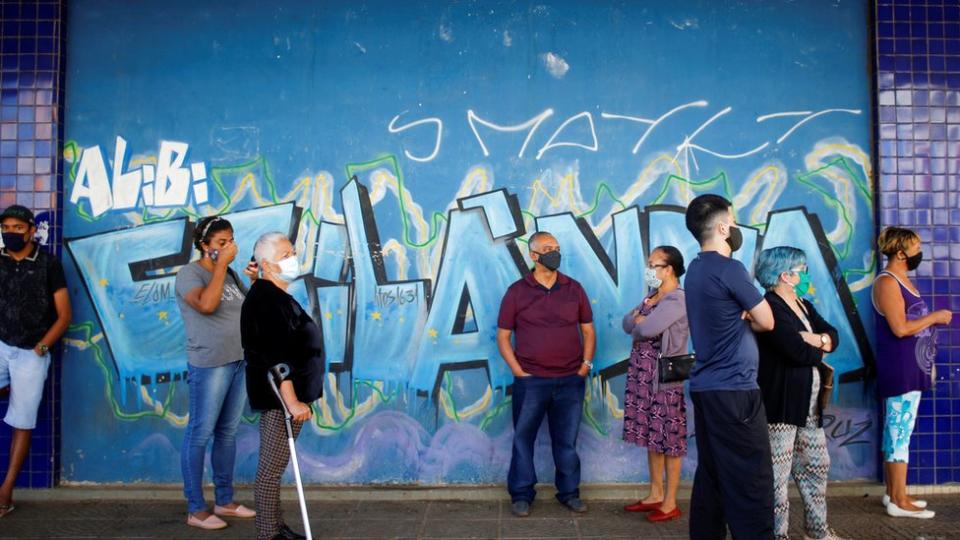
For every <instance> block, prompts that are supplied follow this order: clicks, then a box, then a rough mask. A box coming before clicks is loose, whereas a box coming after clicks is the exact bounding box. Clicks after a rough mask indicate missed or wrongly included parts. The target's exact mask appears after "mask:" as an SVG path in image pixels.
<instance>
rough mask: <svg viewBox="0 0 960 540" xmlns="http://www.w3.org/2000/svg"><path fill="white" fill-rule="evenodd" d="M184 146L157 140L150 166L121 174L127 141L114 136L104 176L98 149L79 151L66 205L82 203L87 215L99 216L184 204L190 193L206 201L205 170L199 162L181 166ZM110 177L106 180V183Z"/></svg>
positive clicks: (198, 201)
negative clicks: (110, 161) (157, 150)
mask: <svg viewBox="0 0 960 540" xmlns="http://www.w3.org/2000/svg"><path fill="white" fill-rule="evenodd" d="M189 150H190V146H189V145H188V144H187V143H182V142H172V141H161V142H160V153H159V154H158V157H157V160H156V165H152V164H144V165H143V166H142V167H141V168H139V169H135V170H130V171H125V168H126V166H127V164H128V162H129V161H128V157H127V141H126V140H125V139H124V138H123V137H119V136H118V137H117V140H116V144H115V151H114V159H113V168H112V175H111V174H109V173H108V172H107V165H106V161H105V160H104V157H103V151H102V150H101V149H100V147H99V146H93V147H90V148H84V149H83V151H82V152H81V153H80V157H79V164H78V165H77V173H76V177H75V179H74V181H73V188H72V189H71V190H70V202H71V203H73V204H77V205H79V204H80V203H81V202H82V201H86V202H87V204H88V205H89V208H90V215H91V216H92V217H94V218H97V217H100V216H102V215H103V214H104V213H105V212H107V211H108V210H130V209H133V208H136V207H137V205H138V203H139V202H140V201H141V200H142V202H143V206H144V207H146V208H151V207H153V208H162V207H172V206H184V205H186V204H187V203H188V202H189V201H188V198H189V196H190V192H191V189H190V188H191V182H192V186H193V189H192V192H193V202H194V203H195V204H203V203H205V202H207V198H208V193H207V182H206V179H207V167H206V165H205V164H204V163H203V162H194V163H190V164H189V166H187V165H186V159H187V155H188V154H189ZM111 176H112V182H111Z"/></svg>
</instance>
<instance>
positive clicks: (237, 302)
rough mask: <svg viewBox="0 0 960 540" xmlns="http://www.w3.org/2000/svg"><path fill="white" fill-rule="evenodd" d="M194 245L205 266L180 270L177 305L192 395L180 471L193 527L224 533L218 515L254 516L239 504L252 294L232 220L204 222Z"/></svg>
mask: <svg viewBox="0 0 960 540" xmlns="http://www.w3.org/2000/svg"><path fill="white" fill-rule="evenodd" d="M193 244H194V246H195V247H196V248H197V250H199V251H200V260H198V261H195V262H192V263H190V264H188V265H186V266H184V267H183V268H181V269H180V271H179V272H178V273H177V282H176V291H177V304H178V305H179V306H180V315H181V317H183V327H184V330H185V331H186V334H187V362H188V364H187V382H188V385H189V392H190V416H189V420H188V422H187V430H186V433H185V434H184V438H183V448H182V450H181V453H180V465H181V468H182V470H183V493H184V496H185V497H186V498H187V512H188V513H187V525H190V526H193V527H199V528H201V529H222V528H224V527H226V526H227V523H226V522H225V521H223V520H222V519H220V517H219V516H229V517H240V518H252V517H254V516H255V515H256V513H255V512H254V511H253V510H251V509H249V508H247V507H245V506H243V505H240V504H237V503H236V502H235V501H234V500H233V466H234V461H235V459H236V453H237V445H236V434H237V426H238V425H239V424H240V417H241V415H242V414H243V406H244V403H245V402H246V400H247V392H246V379H245V375H244V374H245V367H246V366H245V363H244V361H243V349H242V348H241V346H240V308H241V307H242V306H243V299H244V296H245V295H246V288H245V287H244V286H243V284H242V283H241V282H240V279H239V278H238V276H237V275H236V274H235V273H234V272H233V271H232V270H230V268H229V265H230V263H231V262H232V261H233V260H234V258H236V256H237V245H236V244H235V243H234V242H233V227H232V226H231V225H230V222H229V221H227V220H225V219H223V218H221V217H218V216H212V217H207V218H204V219H202V220H200V223H198V224H197V228H196V230H195V231H194V235H193ZM251 264H252V263H251ZM244 273H245V274H247V276H249V277H250V278H251V279H254V278H255V276H256V273H255V271H254V270H253V269H252V268H251V267H248V268H247V269H246V270H245V271H244ZM211 438H212V439H213V452H212V454H211V456H210V458H211V459H210V462H211V465H212V466H213V483H214V485H215V487H216V491H215V493H216V504H215V505H214V507H213V513H212V514H211V513H210V512H209V511H208V508H209V507H208V506H207V503H206V501H205V500H204V498H203V460H204V455H205V454H206V449H207V444H208V443H209V442H210V439H211Z"/></svg>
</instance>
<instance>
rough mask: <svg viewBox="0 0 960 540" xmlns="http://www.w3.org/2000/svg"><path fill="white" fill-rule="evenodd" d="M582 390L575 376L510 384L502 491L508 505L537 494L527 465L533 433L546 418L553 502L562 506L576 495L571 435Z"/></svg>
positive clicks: (577, 480) (575, 428) (577, 419)
mask: <svg viewBox="0 0 960 540" xmlns="http://www.w3.org/2000/svg"><path fill="white" fill-rule="evenodd" d="M585 387H586V385H585V382H584V378H583V377H581V376H579V375H576V374H574V375H570V376H567V377H533V376H531V377H520V378H517V379H515V380H514V382H513V455H512V456H511V457H510V472H509V473H508V474H507V490H508V491H509V492H510V498H511V499H512V500H513V501H527V502H533V498H534V497H535V496H536V495H537V491H536V490H535V489H534V486H535V485H536V483H537V471H536V468H535V467H534V464H533V449H534V443H535V442H536V440H537V431H539V430H540V424H542V423H543V417H544V416H546V417H547V423H548V425H549V427H550V442H551V446H552V448H553V463H554V465H555V466H556V469H557V472H556V479H555V481H556V485H557V499H558V500H559V501H560V502H566V501H568V500H570V499H572V498H574V497H579V496H580V489H579V486H580V457H579V456H577V433H578V432H579V430H580V415H581V414H582V412H583V393H584V389H585Z"/></svg>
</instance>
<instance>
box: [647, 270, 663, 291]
mask: <svg viewBox="0 0 960 540" xmlns="http://www.w3.org/2000/svg"><path fill="white" fill-rule="evenodd" d="M643 281H644V282H645V283H646V284H647V287H650V288H651V289H659V288H660V285H663V280H662V279H660V278H658V277H657V269H656V268H647V269H646V270H644V271H643Z"/></svg>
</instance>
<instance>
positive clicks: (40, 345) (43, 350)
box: [37, 343, 50, 354]
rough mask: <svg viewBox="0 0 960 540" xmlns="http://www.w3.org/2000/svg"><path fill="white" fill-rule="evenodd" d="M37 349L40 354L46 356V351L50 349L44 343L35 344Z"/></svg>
mask: <svg viewBox="0 0 960 540" xmlns="http://www.w3.org/2000/svg"><path fill="white" fill-rule="evenodd" d="M37 348H38V349H40V352H41V353H43V354H47V351H49V350H50V347H48V346H47V344H46V343H39V344H37Z"/></svg>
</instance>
